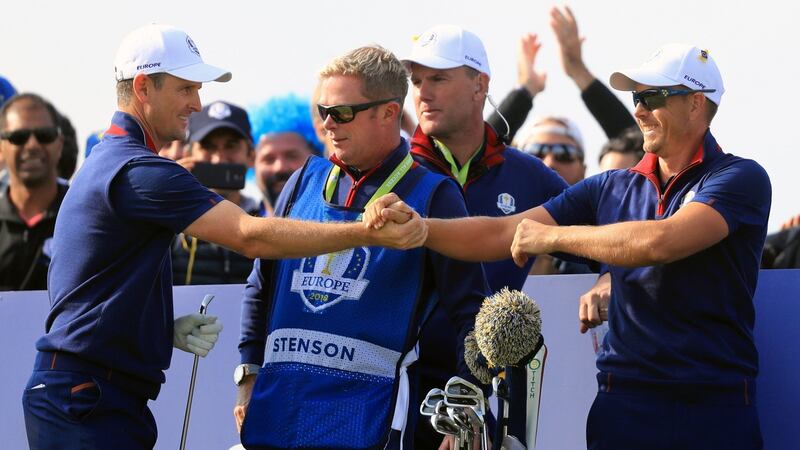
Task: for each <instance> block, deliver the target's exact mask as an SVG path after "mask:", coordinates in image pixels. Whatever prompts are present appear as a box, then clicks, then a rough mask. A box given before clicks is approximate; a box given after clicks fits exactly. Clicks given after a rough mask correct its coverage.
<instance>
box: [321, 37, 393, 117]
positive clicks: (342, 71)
mask: <svg viewBox="0 0 800 450" xmlns="http://www.w3.org/2000/svg"><path fill="white" fill-rule="evenodd" d="M336 75H342V76H352V77H357V78H359V79H361V81H363V85H364V87H363V92H362V94H363V95H364V97H367V98H368V99H369V100H372V101H376V100H383V99H387V98H395V97H396V98H399V99H400V104H401V105H402V104H403V101H404V100H405V98H406V94H407V93H408V72H407V71H406V68H405V66H403V64H402V63H401V62H400V60H399V59H397V57H396V56H395V55H394V53H392V52H390V51H389V50H387V49H385V48H383V47H381V46H379V45H370V46H366V47H359V48H357V49H354V50H350V51H349V52H347V53H345V54H344V55H342V56H339V57H337V58H335V59H333V61H331V62H329V63H328V64H327V65H326V66H325V67H323V68H322V70H321V71H320V72H319V78H320V80H322V79H325V78H330V77H332V76H336Z"/></svg>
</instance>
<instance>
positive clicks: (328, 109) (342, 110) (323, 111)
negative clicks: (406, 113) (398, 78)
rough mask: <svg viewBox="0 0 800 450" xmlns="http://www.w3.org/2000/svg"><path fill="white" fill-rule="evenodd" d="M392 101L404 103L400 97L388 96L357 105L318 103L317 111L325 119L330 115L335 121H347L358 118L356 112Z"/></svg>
mask: <svg viewBox="0 0 800 450" xmlns="http://www.w3.org/2000/svg"><path fill="white" fill-rule="evenodd" d="M390 102H397V103H402V100H401V99H400V98H397V97H395V98H387V99H385V100H376V101H374V102H369V103H359V104H357V105H334V106H325V105H320V104H318V105H317V112H319V117H320V118H321V119H322V120H323V121H325V120H326V119H327V118H328V116H331V118H332V119H333V121H334V122H336V123H347V122H352V121H353V119H355V118H356V114H358V113H359V112H361V111H366V110H368V109H370V108H372V107H373V106H378V105H383V104H384V103H390Z"/></svg>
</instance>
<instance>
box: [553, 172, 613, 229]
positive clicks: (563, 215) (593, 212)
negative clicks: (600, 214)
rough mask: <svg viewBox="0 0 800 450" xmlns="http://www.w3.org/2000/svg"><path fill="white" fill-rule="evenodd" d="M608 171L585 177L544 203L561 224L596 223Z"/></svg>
mask: <svg viewBox="0 0 800 450" xmlns="http://www.w3.org/2000/svg"><path fill="white" fill-rule="evenodd" d="M607 178H608V172H604V173H601V174H598V175H595V176H592V177H589V178H586V179H583V180H581V181H579V182H577V183H575V184H574V185H572V186H570V187H569V188H567V189H566V190H565V191H563V192H562V193H561V194H559V195H557V196H556V197H554V198H551V199H550V200H548V201H547V202H545V203H544V205H542V206H543V207H544V209H546V210H547V212H549V213H550V215H551V216H552V217H553V219H554V220H555V221H556V223H557V224H559V225H596V223H597V204H598V201H599V198H600V193H601V190H602V186H603V184H604V183H605V180H606V179H607Z"/></svg>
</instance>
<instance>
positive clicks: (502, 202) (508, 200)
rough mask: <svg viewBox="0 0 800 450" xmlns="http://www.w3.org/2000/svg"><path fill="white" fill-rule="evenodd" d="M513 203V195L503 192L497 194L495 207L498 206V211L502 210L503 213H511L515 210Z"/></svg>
mask: <svg viewBox="0 0 800 450" xmlns="http://www.w3.org/2000/svg"><path fill="white" fill-rule="evenodd" d="M514 203H515V201H514V197H512V196H511V194H509V193H507V192H503V193H502V194H500V195H498V196H497V207H498V208H500V211H503V213H504V214H511V213H513V212H514V211H516V210H517V207H516V206H515V205H514Z"/></svg>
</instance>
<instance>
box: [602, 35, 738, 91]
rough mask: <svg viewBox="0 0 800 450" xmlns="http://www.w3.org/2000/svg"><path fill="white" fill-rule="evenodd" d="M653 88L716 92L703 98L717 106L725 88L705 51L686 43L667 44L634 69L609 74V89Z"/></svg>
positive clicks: (717, 70) (707, 52)
mask: <svg viewBox="0 0 800 450" xmlns="http://www.w3.org/2000/svg"><path fill="white" fill-rule="evenodd" d="M637 83H638V84H643V85H645V86H652V87H667V86H675V85H683V86H686V87H688V88H690V89H715V91H714V92H705V93H704V94H705V96H706V97H707V98H708V99H709V100H711V101H712V102H714V103H716V104H717V105H719V102H720V100H721V99H722V94H723V93H724V92H725V87H724V86H723V84H722V75H720V73H719V69H718V68H717V64H716V63H715V62H714V59H713V58H711V54H710V52H709V51H708V50H706V49H701V48H698V47H693V46H691V45H686V44H667V45H664V46H663V47H661V48H660V49H658V50H657V51H656V52H655V53H653V55H652V56H651V57H650V59H648V60H647V61H646V62H645V63H644V64H642V65H641V66H639V67H638V68H636V69H626V70H621V71H619V72H614V73H613V74H611V87H613V88H614V89H617V90H620V91H634V90H636V84H637Z"/></svg>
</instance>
